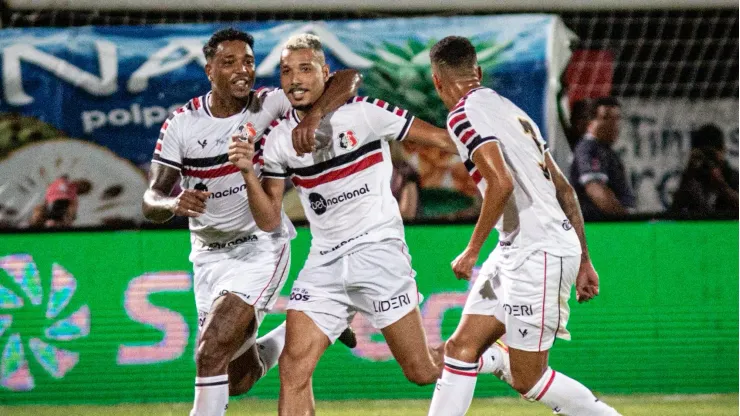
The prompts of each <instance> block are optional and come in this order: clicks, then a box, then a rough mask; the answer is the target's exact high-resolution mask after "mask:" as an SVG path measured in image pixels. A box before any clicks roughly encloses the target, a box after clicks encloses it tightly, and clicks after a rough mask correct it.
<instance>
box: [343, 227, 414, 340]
mask: <svg viewBox="0 0 740 416" xmlns="http://www.w3.org/2000/svg"><path fill="white" fill-rule="evenodd" d="M346 258H347V275H348V289H347V294H348V296H349V298H350V299H351V301H352V304H353V305H355V307H356V308H357V310H358V311H359V312H360V313H362V314H363V315H364V316H365V317H366V318H367V320H368V321H369V322H370V324H371V325H372V326H373V327H375V328H377V329H381V328H386V327H388V326H390V325H392V324H394V323H395V322H396V321H398V320H400V319H402V318H403V317H406V316H407V315H408V314H409V313H410V312H412V311H414V310H416V308H417V306H418V305H419V292H418V290H417V287H416V280H415V277H416V272H415V271H414V269H413V268H412V267H411V257H410V256H409V255H408V247H406V244H405V242H403V241H402V240H399V239H388V240H383V241H381V242H377V243H371V244H366V245H363V246H362V247H361V249H359V250H357V251H355V252H353V253H351V254H349V255H347V256H346Z"/></svg>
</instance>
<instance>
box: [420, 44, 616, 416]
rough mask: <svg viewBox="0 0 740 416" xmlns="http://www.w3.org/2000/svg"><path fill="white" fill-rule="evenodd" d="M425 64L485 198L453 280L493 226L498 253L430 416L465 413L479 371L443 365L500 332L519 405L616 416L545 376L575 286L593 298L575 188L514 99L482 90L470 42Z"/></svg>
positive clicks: (467, 311) (552, 375)
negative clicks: (533, 403) (535, 403)
mask: <svg viewBox="0 0 740 416" xmlns="http://www.w3.org/2000/svg"><path fill="white" fill-rule="evenodd" d="M430 56H431V62H432V74H433V78H434V86H435V88H436V90H437V93H438V94H439V96H440V97H441V99H442V101H443V102H444V104H445V106H447V108H448V109H450V113H449V116H448V118H447V128H448V130H449V132H450V134H451V135H452V137H453V139H454V141H455V143H456V144H457V148H458V149H459V151H460V155H461V157H462V158H463V160H464V163H465V166H466V167H467V169H468V171H469V173H470V175H471V176H472V177H473V180H474V181H475V182H476V183H477V185H478V189H479V190H480V192H481V194H482V195H483V205H482V207H481V213H480V217H479V218H478V222H477V224H476V225H475V229H474V231H473V235H472V237H471V238H470V242H469V243H468V247H467V248H466V249H465V251H463V253H462V254H460V255H459V256H458V257H457V258H456V259H455V260H454V261H453V262H452V269H453V271H454V273H455V276H457V278H458V279H470V277H471V274H472V269H473V266H474V265H475V263H476V262H477V260H478V255H479V251H480V248H481V246H482V245H483V243H484V242H485V240H486V238H488V235H489V234H490V232H491V229H492V228H493V227H494V226H496V228H497V230H498V232H499V244H498V247H497V248H496V250H494V251H493V253H491V256H490V257H489V258H488V260H486V262H485V263H484V265H483V267H482V269H481V271H480V273H479V276H478V278H477V280H476V282H475V284H474V285H473V288H472V289H471V291H470V294H469V295H468V300H467V302H466V304H465V308H464V310H463V317H462V319H461V321H460V324H459V325H458V327H457V330H456V331H455V333H454V334H453V335H452V337H451V338H450V339H449V340H448V341H447V344H446V346H445V357H444V360H445V370H444V371H443V373H442V377H441V378H440V379H439V381H438V383H437V389H436V390H435V392H434V397H433V399H432V403H431V408H430V410H429V414H430V415H435V416H455V415H463V414H465V412H466V411H467V409H468V407H469V406H470V402H471V400H472V397H473V390H474V389H475V382H476V374H475V372H474V371H471V372H468V373H461V372H455V371H451V370H450V368H451V369H454V368H458V367H461V368H472V367H474V366H475V363H477V360H478V358H479V357H480V355H481V353H483V351H484V350H485V349H486V348H488V347H489V346H490V345H491V343H493V342H494V341H496V340H497V339H498V338H499V337H501V336H502V335H503V334H504V332H506V333H507V334H508V335H507V340H506V342H507V344H508V345H509V354H510V360H511V374H512V378H513V387H514V389H516V390H517V391H518V392H519V393H521V394H522V395H523V396H524V397H525V398H526V399H528V400H532V401H535V400H537V401H540V402H542V403H544V404H546V405H547V406H549V407H551V408H552V409H553V410H555V411H556V412H558V413H560V414H566V415H574V416H580V415H589V416H595V415H618V413H617V412H616V411H615V410H614V409H612V408H611V407H609V406H608V405H606V404H605V403H603V402H601V401H599V399H597V398H596V397H594V395H593V394H592V393H591V391H590V390H589V389H588V388H586V387H585V386H583V385H582V384H581V383H579V382H577V381H576V380H573V379H571V378H569V377H568V376H566V375H564V374H562V373H558V372H556V371H555V370H553V369H551V368H550V367H548V352H549V350H550V348H551V347H552V345H553V342H554V339H555V337H558V338H562V339H570V334H569V333H568V331H567V330H566V329H565V326H566V323H567V322H568V315H569V313H570V309H569V307H568V299H569V297H570V290H571V287H572V286H573V284H575V285H576V293H577V297H578V301H579V302H585V301H588V300H590V299H592V298H593V297H594V296H596V295H598V292H599V279H598V275H597V274H596V271H595V270H594V267H593V265H592V264H591V259H590V258H589V255H588V247H587V246H586V239H585V235H584V232H583V217H582V216H581V210H580V207H579V205H578V200H577V198H576V196H575V192H574V191H573V188H572V187H571V186H570V184H569V183H568V181H567V179H566V178H565V176H564V175H563V173H562V172H561V171H560V169H559V168H558V166H557V165H556V164H555V162H554V160H553V159H552V156H551V155H550V153H549V152H548V151H547V148H546V144H545V143H544V142H543V141H542V139H541V137H542V136H541V135H540V131H539V128H538V127H537V125H536V124H535V123H534V121H532V119H531V118H530V117H529V116H528V115H527V114H526V113H525V112H524V111H522V110H521V109H519V108H518V107H517V106H516V105H514V104H513V103H512V102H511V101H509V100H507V99H506V98H504V97H502V96H500V95H498V94H497V93H496V92H494V91H492V90H490V89H488V88H484V87H481V84H480V80H481V69H480V67H479V66H478V62H477V58H476V52H475V48H474V47H473V45H472V44H471V43H470V41H468V39H466V38H463V37H458V36H450V37H447V38H444V39H442V40H441V41H440V42H438V43H437V44H436V45H434V47H433V48H432V50H431V52H430Z"/></svg>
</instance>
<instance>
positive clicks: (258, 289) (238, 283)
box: [194, 243, 290, 338]
mask: <svg viewBox="0 0 740 416" xmlns="http://www.w3.org/2000/svg"><path fill="white" fill-rule="evenodd" d="M289 265H290V245H289V244H288V243H285V244H276V245H274V246H265V247H262V248H256V247H255V249H254V250H251V251H249V252H247V253H244V254H241V255H238V256H237V255H235V256H234V257H233V258H227V259H222V260H220V261H217V262H210V263H205V264H197V265H195V267H194V271H195V277H194V280H195V285H194V286H195V301H196V307H197V309H198V322H199V327H200V328H201V332H202V330H204V329H205V328H206V326H210V325H213V324H212V323H211V322H213V321H214V319H213V315H214V314H218V315H219V319H218V320H219V321H226V322H232V323H233V327H235V328H236V330H240V331H242V334H245V335H246V337H247V338H249V337H250V336H252V335H253V334H254V333H255V332H256V330H257V327H258V324H259V322H253V319H252V318H253V317H254V316H255V314H258V315H260V316H262V315H264V313H265V312H266V311H267V310H269V309H270V308H271V307H272V305H273V304H274V303H275V301H276V300H277V297H278V294H279V291H280V289H281V288H282V286H283V285H284V284H285V280H286V279H287V274H288V268H289ZM227 294H228V295H229V298H232V297H236V298H238V299H239V300H241V303H238V302H232V301H229V302H228V307H223V306H219V305H221V304H222V303H223V302H224V300H223V299H222V298H224V297H225V296H226V295H227ZM244 313H250V314H251V316H252V318H250V319H249V320H248V321H246V322H243V321H242V319H243V316H240V315H243V314H244ZM260 321H261V320H260ZM206 323H208V324H207V325H206ZM247 328H248V329H249V331H248V332H244V331H245V329H247Z"/></svg>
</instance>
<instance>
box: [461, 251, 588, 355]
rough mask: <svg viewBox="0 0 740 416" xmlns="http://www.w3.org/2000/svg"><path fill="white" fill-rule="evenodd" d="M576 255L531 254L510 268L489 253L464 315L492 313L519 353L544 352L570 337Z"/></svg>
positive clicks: (466, 304) (509, 342) (576, 268)
mask: <svg viewBox="0 0 740 416" xmlns="http://www.w3.org/2000/svg"><path fill="white" fill-rule="evenodd" d="M580 261H581V258H580V256H569V257H557V256H554V255H551V254H548V253H546V252H544V251H535V252H532V253H531V254H530V255H529V256H528V257H527V259H526V260H524V262H523V263H522V264H521V265H520V266H518V267H516V268H514V269H506V268H503V267H501V264H499V262H498V261H497V256H495V255H494V256H491V258H489V259H488V260H487V261H486V262H485V263H484V264H483V267H482V268H481V271H480V273H479V274H478V278H477V279H476V281H475V283H474V284H473V287H472V288H471V290H470V294H469V295H468V300H467V301H466V302H465V308H464V309H463V314H467V315H488V316H495V317H496V318H497V319H498V320H500V321H501V322H503V323H504V324H505V325H506V343H507V344H508V345H509V346H510V347H512V348H516V349H519V350H523V351H547V350H549V349H550V348H551V347H552V344H553V342H554V341H555V337H558V338H561V339H566V340H570V333H568V330H567V329H566V325H567V324H568V317H569V315H570V307H569V306H568V299H570V292H571V288H572V286H573V285H574V284H575V281H576V276H577V275H578V268H579V266H580Z"/></svg>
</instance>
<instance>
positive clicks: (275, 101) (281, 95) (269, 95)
mask: <svg viewBox="0 0 740 416" xmlns="http://www.w3.org/2000/svg"><path fill="white" fill-rule="evenodd" d="M255 92H256V93H257V98H259V99H260V100H262V110H263V111H266V112H267V113H268V114H270V117H272V118H273V119H277V118H279V117H280V116H282V115H283V114H285V113H287V112H288V111H290V110H291V109H292V108H293V106H292V105H291V104H290V101H289V100H288V96H286V95H285V92H284V91H283V90H282V89H280V88H277V89H274V88H260V89H258V90H256V91H255Z"/></svg>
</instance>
